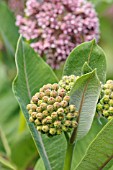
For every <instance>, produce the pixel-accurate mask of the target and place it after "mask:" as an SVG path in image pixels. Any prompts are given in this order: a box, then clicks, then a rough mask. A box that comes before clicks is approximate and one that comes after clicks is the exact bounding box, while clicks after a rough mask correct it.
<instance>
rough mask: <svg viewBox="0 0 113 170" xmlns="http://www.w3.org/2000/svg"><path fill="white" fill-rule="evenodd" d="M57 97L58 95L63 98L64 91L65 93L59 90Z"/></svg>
mask: <svg viewBox="0 0 113 170" xmlns="http://www.w3.org/2000/svg"><path fill="white" fill-rule="evenodd" d="M58 95H59V96H60V97H64V96H65V95H66V91H65V90H64V89H59V90H58Z"/></svg>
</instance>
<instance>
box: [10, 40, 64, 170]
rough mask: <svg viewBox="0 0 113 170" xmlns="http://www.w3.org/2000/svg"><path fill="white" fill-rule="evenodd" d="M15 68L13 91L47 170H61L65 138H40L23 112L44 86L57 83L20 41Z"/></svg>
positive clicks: (42, 136)
mask: <svg viewBox="0 0 113 170" xmlns="http://www.w3.org/2000/svg"><path fill="white" fill-rule="evenodd" d="M16 65H17V77H16V79H15V81H14V84H13V90H14V93H15V96H16V97H17V100H18V101H19V104H20V106H21V108H22V111H23V113H24V115H25V118H26V121H27V124H28V126H29V129H30V132H31V134H32V137H33V139H34V141H35V144H36V147H37V148H38V151H39V153H40V155H41V157H42V159H43V161H44V164H45V167H46V170H58V169H59V170H62V167H63V161H64V154H65V148H66V141H65V138H64V135H60V136H56V137H53V138H49V137H47V136H45V135H41V134H40V133H39V132H38V131H37V130H36V128H35V126H34V125H33V123H30V122H29V114H28V111H27V110H26V105H27V104H28V103H29V102H30V100H31V97H32V96H33V95H34V94H35V93H36V92H37V91H38V90H39V88H40V87H42V86H43V85H44V84H47V83H54V82H57V78H56V76H55V74H54V73H53V71H52V70H51V68H50V67H49V66H48V65H47V64H46V63H45V62H44V61H43V60H42V59H41V57H39V56H38V55H37V54H36V53H35V52H34V50H33V49H32V48H31V47H30V46H29V45H27V44H26V43H24V42H23V41H22V40H21V39H19V42H18V46H17V53H16ZM58 148H59V149H58Z"/></svg>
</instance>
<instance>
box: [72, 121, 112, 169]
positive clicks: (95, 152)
mask: <svg viewBox="0 0 113 170" xmlns="http://www.w3.org/2000/svg"><path fill="white" fill-rule="evenodd" d="M112 132H113V119H112V120H111V121H109V122H108V123H107V124H106V125H105V126H104V127H103V129H102V130H101V131H100V132H99V133H98V135H97V136H96V138H95V139H94V140H93V141H92V143H91V144H90V145H89V147H88V150H87V152H86V154H85V156H84V158H83V159H82V161H81V162H80V164H79V165H78V166H77V167H76V168H75V170H81V169H84V170H102V169H103V170H104V168H105V167H106V165H107V164H108V163H109V162H110V161H111V160H112V159H113V135H112Z"/></svg>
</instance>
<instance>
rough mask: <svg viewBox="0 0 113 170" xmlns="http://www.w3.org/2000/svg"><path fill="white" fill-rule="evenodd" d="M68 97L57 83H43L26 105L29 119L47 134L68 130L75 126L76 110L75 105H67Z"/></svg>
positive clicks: (51, 134) (56, 133) (58, 133)
mask: <svg viewBox="0 0 113 170" xmlns="http://www.w3.org/2000/svg"><path fill="white" fill-rule="evenodd" d="M69 101H70V97H69V96H68V95H67V94H66V90H65V89H63V88H59V85H58V84H57V83H55V84H47V85H44V86H43V87H42V88H41V89H40V91H39V92H38V93H36V94H35V95H34V96H33V97H32V99H31V102H30V104H28V105H27V110H28V112H29V115H30V117H29V121H30V122H33V123H34V124H35V126H36V128H37V130H38V131H40V132H41V133H44V134H47V135H48V136H54V135H60V134H61V133H62V132H70V131H71V130H72V128H75V127H77V122H76V119H77V117H78V112H77V111H76V107H75V105H69Z"/></svg>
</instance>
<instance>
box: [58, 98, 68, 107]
mask: <svg viewBox="0 0 113 170" xmlns="http://www.w3.org/2000/svg"><path fill="white" fill-rule="evenodd" d="M60 104H61V106H62V107H64V108H65V107H67V106H68V102H67V101H65V100H63V101H62V102H61V103H60Z"/></svg>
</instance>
